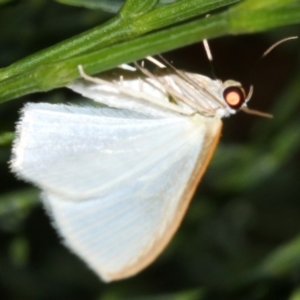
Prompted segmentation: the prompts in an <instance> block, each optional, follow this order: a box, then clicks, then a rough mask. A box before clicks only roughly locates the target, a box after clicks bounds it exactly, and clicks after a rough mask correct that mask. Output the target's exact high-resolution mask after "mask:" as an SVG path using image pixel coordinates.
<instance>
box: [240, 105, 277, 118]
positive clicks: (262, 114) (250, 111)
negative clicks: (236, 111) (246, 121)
mask: <svg viewBox="0 0 300 300" xmlns="http://www.w3.org/2000/svg"><path fill="white" fill-rule="evenodd" d="M240 110H242V111H243V112H245V113H247V114H250V115H256V116H259V117H263V118H269V119H272V118H273V115H271V114H268V113H265V112H262V111H259V110H255V109H251V108H248V107H247V106H243V107H242V108H241V109H240Z"/></svg>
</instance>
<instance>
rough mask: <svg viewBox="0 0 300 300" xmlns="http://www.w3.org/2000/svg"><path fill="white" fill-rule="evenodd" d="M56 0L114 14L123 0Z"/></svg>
mask: <svg viewBox="0 0 300 300" xmlns="http://www.w3.org/2000/svg"><path fill="white" fill-rule="evenodd" d="M56 1H57V2H60V3H63V4H67V5H74V6H82V7H86V8H89V9H101V10H104V11H107V12H110V13H114V14H116V13H117V12H118V11H119V10H120V8H121V6H122V5H123V3H124V0H56Z"/></svg>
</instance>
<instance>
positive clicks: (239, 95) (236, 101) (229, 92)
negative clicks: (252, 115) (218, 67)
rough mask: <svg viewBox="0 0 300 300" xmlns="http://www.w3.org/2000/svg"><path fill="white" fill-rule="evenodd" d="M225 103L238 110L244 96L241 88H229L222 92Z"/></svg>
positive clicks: (243, 100)
mask: <svg viewBox="0 0 300 300" xmlns="http://www.w3.org/2000/svg"><path fill="white" fill-rule="evenodd" d="M223 97H224V100H225V101H226V103H227V104H228V105H229V106H230V107H231V108H234V109H239V108H240V107H241V106H242V105H243V104H244V102H245V94H244V91H243V89H242V88H241V87H237V86H230V87H228V88H226V89H225V90H224V92H223Z"/></svg>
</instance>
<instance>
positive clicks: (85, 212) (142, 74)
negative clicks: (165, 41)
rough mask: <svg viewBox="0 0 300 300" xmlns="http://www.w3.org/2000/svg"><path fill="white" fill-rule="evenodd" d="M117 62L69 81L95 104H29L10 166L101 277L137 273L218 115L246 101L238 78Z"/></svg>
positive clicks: (168, 222)
mask: <svg viewBox="0 0 300 300" xmlns="http://www.w3.org/2000/svg"><path fill="white" fill-rule="evenodd" d="M147 59H148V60H150V61H151V62H152V63H154V64H155V65H156V67H157V72H156V73H155V72H150V71H149V70H148V69H146V68H145V67H144V66H142V65H137V64H136V65H135V67H133V66H130V65H122V66H120V67H119V68H118V69H116V71H114V72H113V73H110V74H108V75H107V76H106V77H103V76H102V77H101V79H100V78H94V77H90V76H88V75H87V74H86V73H85V72H84V70H83V67H81V66H80V67H79V71H80V74H81V79H78V80H76V81H74V82H73V83H71V84H70V85H69V86H68V88H70V89H72V90H73V91H75V92H77V93H79V94H82V95H83V96H85V97H87V98H89V99H92V100H94V101H95V102H97V103H101V104H102V106H99V105H98V106H88V105H83V106H76V105H66V104H46V103H38V104H35V103H28V104H26V105H25V107H24V108H23V110H22V116H21V119H20V121H19V122H18V125H17V134H16V136H17V137H16V140H15V142H14V146H13V150H12V159H11V169H12V171H13V172H14V173H15V174H16V175H17V177H19V178H22V179H23V180H25V181H28V182H30V183H32V184H34V185H35V186H37V187H38V188H40V189H41V190H42V193H41V199H42V202H43V204H44V206H45V208H46V211H47V213H48V214H49V215H50V218H51V220H52V223H53V225H54V227H55V228H56V230H57V231H58V233H59V235H60V236H61V238H62V240H63V242H64V243H65V244H66V246H67V247H68V248H70V249H71V251H72V252H74V253H75V254H77V255H78V256H79V257H81V258H82V259H83V260H84V261H85V262H86V263H87V264H88V265H89V267H90V268H91V269H93V270H94V271H95V272H96V273H97V274H98V275H99V276H100V277H101V278H102V279H103V280H104V281H106V282H109V281H113V280H119V279H123V278H127V277H130V276H133V275H135V274H136V273H138V272H140V271H141V270H143V269H144V268H145V267H147V266H148V265H149V264H150V263H152V262H153V261H154V260H155V259H156V258H157V257H158V255H159V254H160V253H161V252H162V251H163V250H164V248H165V247H166V246H167V244H168V243H169V242H170V240H171V238H172V237H173V235H174V233H175V232H176V230H177V229H178V226H179V225H180V223H181V221H182V219H183V216H184V214H185V213H186V210H187V208H188V206H189V203H190V201H191V199H192V196H193V194H194V192H195V190H196V188H197V186H198V184H199V182H200V180H201V178H202V176H203V174H204V172H205V170H206V168H207V166H208V164H209V162H210V160H211V158H212V156H213V153H214V151H215V148H216V145H217V143H218V141H219V138H220V133H221V129H222V118H225V117H229V116H230V115H233V114H235V113H236V112H237V111H238V110H243V111H246V112H248V113H254V114H258V115H263V116H269V115H266V114H264V113H260V112H257V111H253V110H250V109H249V108H248V107H247V103H248V101H249V100H250V98H251V95H252V88H250V90H249V92H248V93H247V94H246V93H245V90H244V89H243V87H242V85H241V84H240V83H239V82H237V81H233V80H227V81H224V82H222V81H220V80H218V79H211V78H208V77H206V76H203V75H199V74H193V73H189V72H185V71H181V70H177V69H175V68H174V67H173V66H172V65H171V64H169V63H168V62H166V61H164V60H163V61H161V60H157V59H154V58H153V57H148V58H147Z"/></svg>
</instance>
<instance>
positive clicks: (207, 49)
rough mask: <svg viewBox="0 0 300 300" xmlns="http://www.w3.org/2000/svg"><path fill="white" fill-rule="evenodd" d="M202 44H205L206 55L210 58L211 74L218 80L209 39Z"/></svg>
mask: <svg viewBox="0 0 300 300" xmlns="http://www.w3.org/2000/svg"><path fill="white" fill-rule="evenodd" d="M202 42H203V46H204V50H205V53H206V56H207V58H208V62H209V65H210V71H211V74H212V76H213V77H214V78H215V79H217V76H216V71H215V67H214V64H213V56H212V54H211V51H210V47H209V44H208V41H207V39H204V40H203V41H202Z"/></svg>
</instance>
